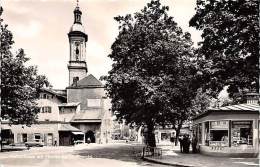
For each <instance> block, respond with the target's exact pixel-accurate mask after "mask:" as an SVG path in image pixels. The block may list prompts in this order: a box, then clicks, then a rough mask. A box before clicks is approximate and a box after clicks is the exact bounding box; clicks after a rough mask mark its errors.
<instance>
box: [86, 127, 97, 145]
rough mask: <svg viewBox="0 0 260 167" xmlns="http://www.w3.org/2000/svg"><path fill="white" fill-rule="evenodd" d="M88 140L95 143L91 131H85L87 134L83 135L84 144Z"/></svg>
mask: <svg viewBox="0 0 260 167" xmlns="http://www.w3.org/2000/svg"><path fill="white" fill-rule="evenodd" d="M88 139H90V142H91V143H95V142H96V138H95V134H94V132H93V131H91V130H89V131H87V133H86V134H85V142H86V143H87V142H88Z"/></svg>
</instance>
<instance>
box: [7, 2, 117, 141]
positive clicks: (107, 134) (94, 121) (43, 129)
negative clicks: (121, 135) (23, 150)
mask: <svg viewBox="0 0 260 167" xmlns="http://www.w3.org/2000/svg"><path fill="white" fill-rule="evenodd" d="M81 15H82V12H81V10H80V8H79V6H76V8H75V10H74V23H73V25H72V26H71V28H70V31H69V33H68V38H69V44H70V45H69V46H70V56H69V61H68V71H69V85H68V87H67V88H66V89H64V90H55V89H42V90H41V93H40V96H39V99H38V100H37V104H38V107H39V108H40V113H39V114H38V119H37V122H38V123H37V124H33V125H31V126H30V127H28V126H24V125H12V126H9V125H8V122H3V124H2V134H3V143H6V144H10V143H25V142H28V141H42V142H43V143H44V145H54V144H55V145H56V144H57V145H72V144H74V143H85V142H95V143H107V142H109V141H110V140H111V128H112V113H111V111H109V108H110V106H111V105H110V100H109V99H108V98H107V97H106V96H105V90H104V86H103V84H102V83H101V82H100V81H99V80H98V79H96V78H95V77H94V76H93V75H92V74H88V73H87V72H88V69H87V62H86V44H87V41H88V35H87V34H86V33H85V30H84V26H83V24H82V21H81Z"/></svg>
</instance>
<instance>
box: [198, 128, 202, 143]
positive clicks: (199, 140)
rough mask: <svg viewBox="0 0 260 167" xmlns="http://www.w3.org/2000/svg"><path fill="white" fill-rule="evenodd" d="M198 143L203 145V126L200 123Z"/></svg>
mask: <svg viewBox="0 0 260 167" xmlns="http://www.w3.org/2000/svg"><path fill="white" fill-rule="evenodd" d="M198 142H199V143H200V144H202V124H201V123H199V126H198Z"/></svg>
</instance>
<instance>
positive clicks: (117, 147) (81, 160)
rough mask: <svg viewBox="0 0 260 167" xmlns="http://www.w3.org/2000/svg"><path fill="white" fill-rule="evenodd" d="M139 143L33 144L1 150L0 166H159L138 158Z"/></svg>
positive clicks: (163, 166) (162, 166)
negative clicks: (16, 150)
mask: <svg viewBox="0 0 260 167" xmlns="http://www.w3.org/2000/svg"><path fill="white" fill-rule="evenodd" d="M141 148H142V147H141V146H140V145H136V144H126V143H110V144H104V145H98V144H89V145H88V144H84V145H77V146H73V147H43V148H32V149H30V150H25V151H19V152H3V153H0V167H18V166H19V167H35V166H37V167H38V166H40V167H46V166H57V167H61V166H62V167H67V166H68V167H71V166H75V167H81V166H82V167H83V166H91V167H104V166H107V167H108V166H113V167H141V166H146V167H149V166H159V167H160V166H161V167H165V165H158V164H153V163H149V162H145V161H143V160H142V159H140V156H138V155H137V154H138V153H140V151H141Z"/></svg>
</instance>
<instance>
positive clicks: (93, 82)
mask: <svg viewBox="0 0 260 167" xmlns="http://www.w3.org/2000/svg"><path fill="white" fill-rule="evenodd" d="M77 87H103V84H102V83H101V82H100V81H99V80H98V79H97V78H95V77H94V76H93V75H92V74H89V75H88V76H86V77H85V78H83V79H81V80H79V81H78V83H77Z"/></svg>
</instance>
